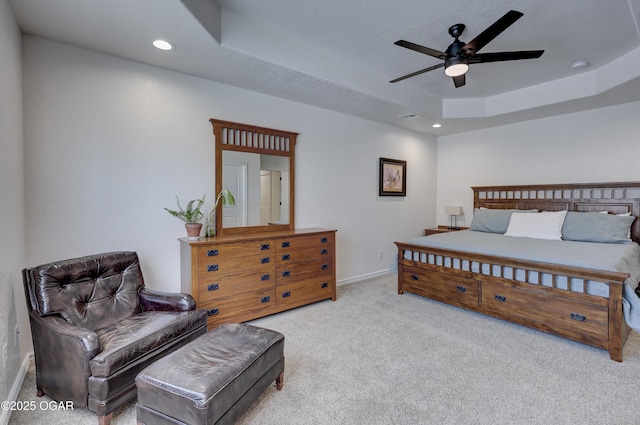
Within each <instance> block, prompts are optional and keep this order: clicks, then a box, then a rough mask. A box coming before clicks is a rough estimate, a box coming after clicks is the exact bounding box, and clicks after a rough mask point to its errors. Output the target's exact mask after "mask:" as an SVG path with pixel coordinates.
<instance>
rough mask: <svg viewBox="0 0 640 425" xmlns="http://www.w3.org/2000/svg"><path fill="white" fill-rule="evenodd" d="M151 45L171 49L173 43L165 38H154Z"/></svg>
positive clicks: (161, 48)
mask: <svg viewBox="0 0 640 425" xmlns="http://www.w3.org/2000/svg"><path fill="white" fill-rule="evenodd" d="M153 45H154V46H155V47H156V48H157V49H160V50H173V49H174V47H173V44H171V43H169V42H168V41H165V40H154V41H153Z"/></svg>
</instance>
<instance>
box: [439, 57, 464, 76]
mask: <svg viewBox="0 0 640 425" xmlns="http://www.w3.org/2000/svg"><path fill="white" fill-rule="evenodd" d="M468 70H469V60H468V59H466V58H460V57H457V58H450V59H447V60H446V61H445V64H444V73H445V74H446V75H447V76H449V77H459V76H460V75H463V74H466V72H467V71H468Z"/></svg>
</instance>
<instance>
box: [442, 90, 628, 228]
mask: <svg viewBox="0 0 640 425" xmlns="http://www.w3.org/2000/svg"><path fill="white" fill-rule="evenodd" d="M638 117H640V102H636V103H627V104H624V105H617V106H611V107H608V108H602V109H595V110H591V111H586V112H579V113H574V114H568V115H562V116H557V117H551V118H545V119H541V120H536V121H529V122H524V123H519V124H513V125H508V126H503V127H496V128H490V129H485V130H479V131H474V132H469V133H464V134H457V135H451V136H446V137H441V138H439V140H438V206H437V216H438V223H440V224H445V223H446V221H447V217H446V215H445V214H444V208H445V206H446V205H462V206H463V208H464V211H465V217H464V218H463V221H462V222H460V221H459V222H458V223H459V224H460V225H467V226H468V225H469V224H470V223H471V218H472V212H473V191H472V190H471V189H470V187H471V186H483V185H493V184H536V183H593V182H613V181H640V171H639V166H638V159H639V158H640V140H639V137H640V119H638Z"/></svg>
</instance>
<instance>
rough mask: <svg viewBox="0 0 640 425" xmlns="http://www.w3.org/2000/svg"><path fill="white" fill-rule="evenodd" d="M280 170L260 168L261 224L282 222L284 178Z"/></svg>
mask: <svg viewBox="0 0 640 425" xmlns="http://www.w3.org/2000/svg"><path fill="white" fill-rule="evenodd" d="M280 175H281V173H280V171H274V170H260V225H263V226H264V225H267V224H278V223H280V222H281V207H282V205H281V202H280V199H281V192H282V178H281V176H280Z"/></svg>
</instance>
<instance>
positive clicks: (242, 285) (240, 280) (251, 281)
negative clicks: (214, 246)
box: [198, 266, 276, 302]
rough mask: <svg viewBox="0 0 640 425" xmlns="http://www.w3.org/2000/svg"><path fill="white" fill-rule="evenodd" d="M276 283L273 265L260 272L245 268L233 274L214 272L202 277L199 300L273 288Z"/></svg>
mask: <svg viewBox="0 0 640 425" xmlns="http://www.w3.org/2000/svg"><path fill="white" fill-rule="evenodd" d="M275 283H276V276H275V270H274V268H273V266H271V268H270V269H266V270H264V271H258V272H256V271H254V270H243V271H240V272H238V273H234V274H232V275H215V274H214V275H212V276H206V277H203V278H201V279H200V284H199V287H198V296H199V297H198V300H200V302H204V301H210V300H213V299H220V298H225V297H230V296H233V295H239V294H244V293H247V292H254V291H260V290H262V289H269V288H271V289H273V287H274V285H275Z"/></svg>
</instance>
